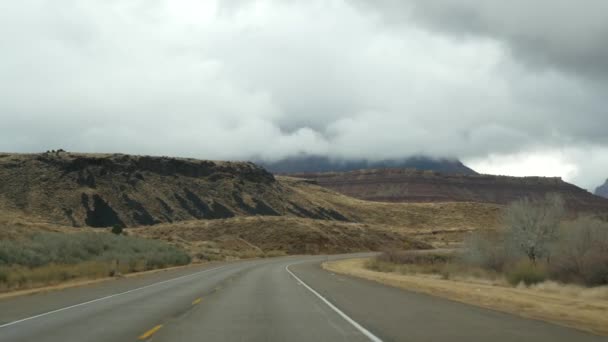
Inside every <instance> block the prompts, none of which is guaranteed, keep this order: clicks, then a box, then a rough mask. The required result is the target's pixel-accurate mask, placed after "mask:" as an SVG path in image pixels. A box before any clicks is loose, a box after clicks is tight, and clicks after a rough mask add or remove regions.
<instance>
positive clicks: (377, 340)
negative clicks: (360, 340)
mask: <svg viewBox="0 0 608 342" xmlns="http://www.w3.org/2000/svg"><path fill="white" fill-rule="evenodd" d="M291 265H293V264H291ZM291 265H287V266H285V270H286V271H287V272H288V273H289V274H291V276H292V277H294V278H295V279H296V280H297V281H298V282H299V283H300V284H302V285H303V286H304V287H305V288H306V289H308V290H309V291H310V292H312V293H313V294H314V295H315V296H317V297H319V299H321V300H322V301H323V303H325V304H327V306H329V307H330V308H331V309H332V310H334V311H335V312H336V313H338V315H340V316H341V317H342V318H344V320H346V321H347V322H348V323H350V324H351V325H352V326H354V327H355V328H356V329H357V330H359V331H360V332H361V333H362V334H363V335H365V336H366V337H367V338H369V339H370V341H373V342H382V340H381V339H380V338H379V337H378V336H376V335H374V334H372V333H371V332H370V331H369V330H367V329H365V328H364V327H363V326H362V325H361V324H359V323H357V322H356V321H355V320H354V319H352V318H350V317H349V316H348V315H346V314H345V313H344V312H342V310H340V309H338V308H337V307H336V306H335V305H333V304H332V303H331V302H330V301H329V300H327V299H325V297H323V296H321V295H320V294H319V293H318V292H317V291H315V290H314V289H313V288H312V287H310V286H308V284H306V283H305V282H304V281H303V280H302V279H300V278H298V276H297V275H295V274H293V272H291V270H289V266H291Z"/></svg>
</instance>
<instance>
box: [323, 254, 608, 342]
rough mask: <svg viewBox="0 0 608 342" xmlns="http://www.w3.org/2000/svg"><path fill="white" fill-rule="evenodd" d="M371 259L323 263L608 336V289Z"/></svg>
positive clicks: (396, 284)
mask: <svg viewBox="0 0 608 342" xmlns="http://www.w3.org/2000/svg"><path fill="white" fill-rule="evenodd" d="M367 261H368V259H350V260H340V261H335V262H329V263H324V264H323V267H324V268H325V269H327V270H329V271H332V272H336V273H341V274H347V275H351V276H355V277H360V278H365V279H369V280H373V281H377V282H380V283H383V284H387V285H390V286H394V287H399V288H403V289H407V290H412V291H416V292H421V293H425V294H429V295H433V296H438V297H443V298H447V299H450V300H454V301H458V302H462V303H467V304H472V305H477V306H481V307H485V308H489V309H494V310H499V311H503V312H507V313H511V314H515V315H520V316H523V317H527V318H534V319H540V320H544V321H548V322H552V323H556V324H560V325H564V326H568V327H572V328H576V329H580V330H585V331H589V332H593V333H596V334H602V335H608V287H598V288H592V289H588V288H583V287H579V286H574V285H559V284H557V283H553V282H549V283H541V284H538V285H534V286H531V287H517V288H512V287H507V286H501V285H500V283H492V282H488V281H485V282H483V281H479V280H478V279H469V280H464V279H450V280H445V279H441V278H440V276H439V275H404V274H398V273H386V272H378V271H372V270H369V269H367V268H366V267H365V264H366V262H367Z"/></svg>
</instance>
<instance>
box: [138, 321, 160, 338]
mask: <svg viewBox="0 0 608 342" xmlns="http://www.w3.org/2000/svg"><path fill="white" fill-rule="evenodd" d="M162 327H163V325H162V324H159V325H157V326H155V327H154V328H152V329H150V330H148V331H146V332H145V333H143V335H141V336H139V339H140V340H146V339H148V338H150V336H152V335H154V334H155V333H156V332H157V331H159V330H160V328H162Z"/></svg>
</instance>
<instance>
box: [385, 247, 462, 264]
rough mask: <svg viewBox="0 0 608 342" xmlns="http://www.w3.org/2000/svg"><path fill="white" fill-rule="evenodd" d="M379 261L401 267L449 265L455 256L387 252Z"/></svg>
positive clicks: (397, 251)
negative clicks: (407, 265) (411, 265)
mask: <svg viewBox="0 0 608 342" xmlns="http://www.w3.org/2000/svg"><path fill="white" fill-rule="evenodd" d="M377 259H378V261H384V262H390V263H394V264H401V265H405V264H416V265H422V264H424V265H433V264H445V263H448V262H450V261H452V260H453V259H454V255H453V254H449V253H429V252H419V251H400V250H387V251H385V252H383V253H382V254H380V255H378V257H377Z"/></svg>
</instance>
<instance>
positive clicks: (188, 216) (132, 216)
mask: <svg viewBox="0 0 608 342" xmlns="http://www.w3.org/2000/svg"><path fill="white" fill-rule="evenodd" d="M0 211H3V212H8V211H10V212H18V213H21V214H23V215H25V216H28V217H38V218H41V219H43V220H45V221H47V222H50V223H54V224H61V225H69V226H76V227H77V226H91V227H107V226H113V225H120V226H141V225H152V224H157V223H167V222H174V221H183V220H192V219H223V218H230V217H235V216H255V215H265V216H278V215H288V216H296V217H306V218H314V219H327V220H341V221H348V220H349V219H348V218H347V217H345V216H343V215H342V214H340V213H339V212H337V211H335V210H333V209H332V208H331V207H328V206H324V207H321V206H318V205H315V204H314V203H311V202H310V201H307V200H306V199H304V198H302V196H299V195H298V194H297V193H296V192H294V191H293V190H291V189H290V188H288V187H285V186H283V185H282V184H280V183H279V182H277V181H276V179H275V178H274V176H273V175H272V174H271V173H269V172H267V171H266V170H264V169H263V168H260V167H258V166H256V165H255V164H252V163H241V162H216V161H206V160H195V159H180V158H168V157H150V156H131V155H124V154H74V153H66V152H63V151H60V152H47V153H41V154H0Z"/></svg>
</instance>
